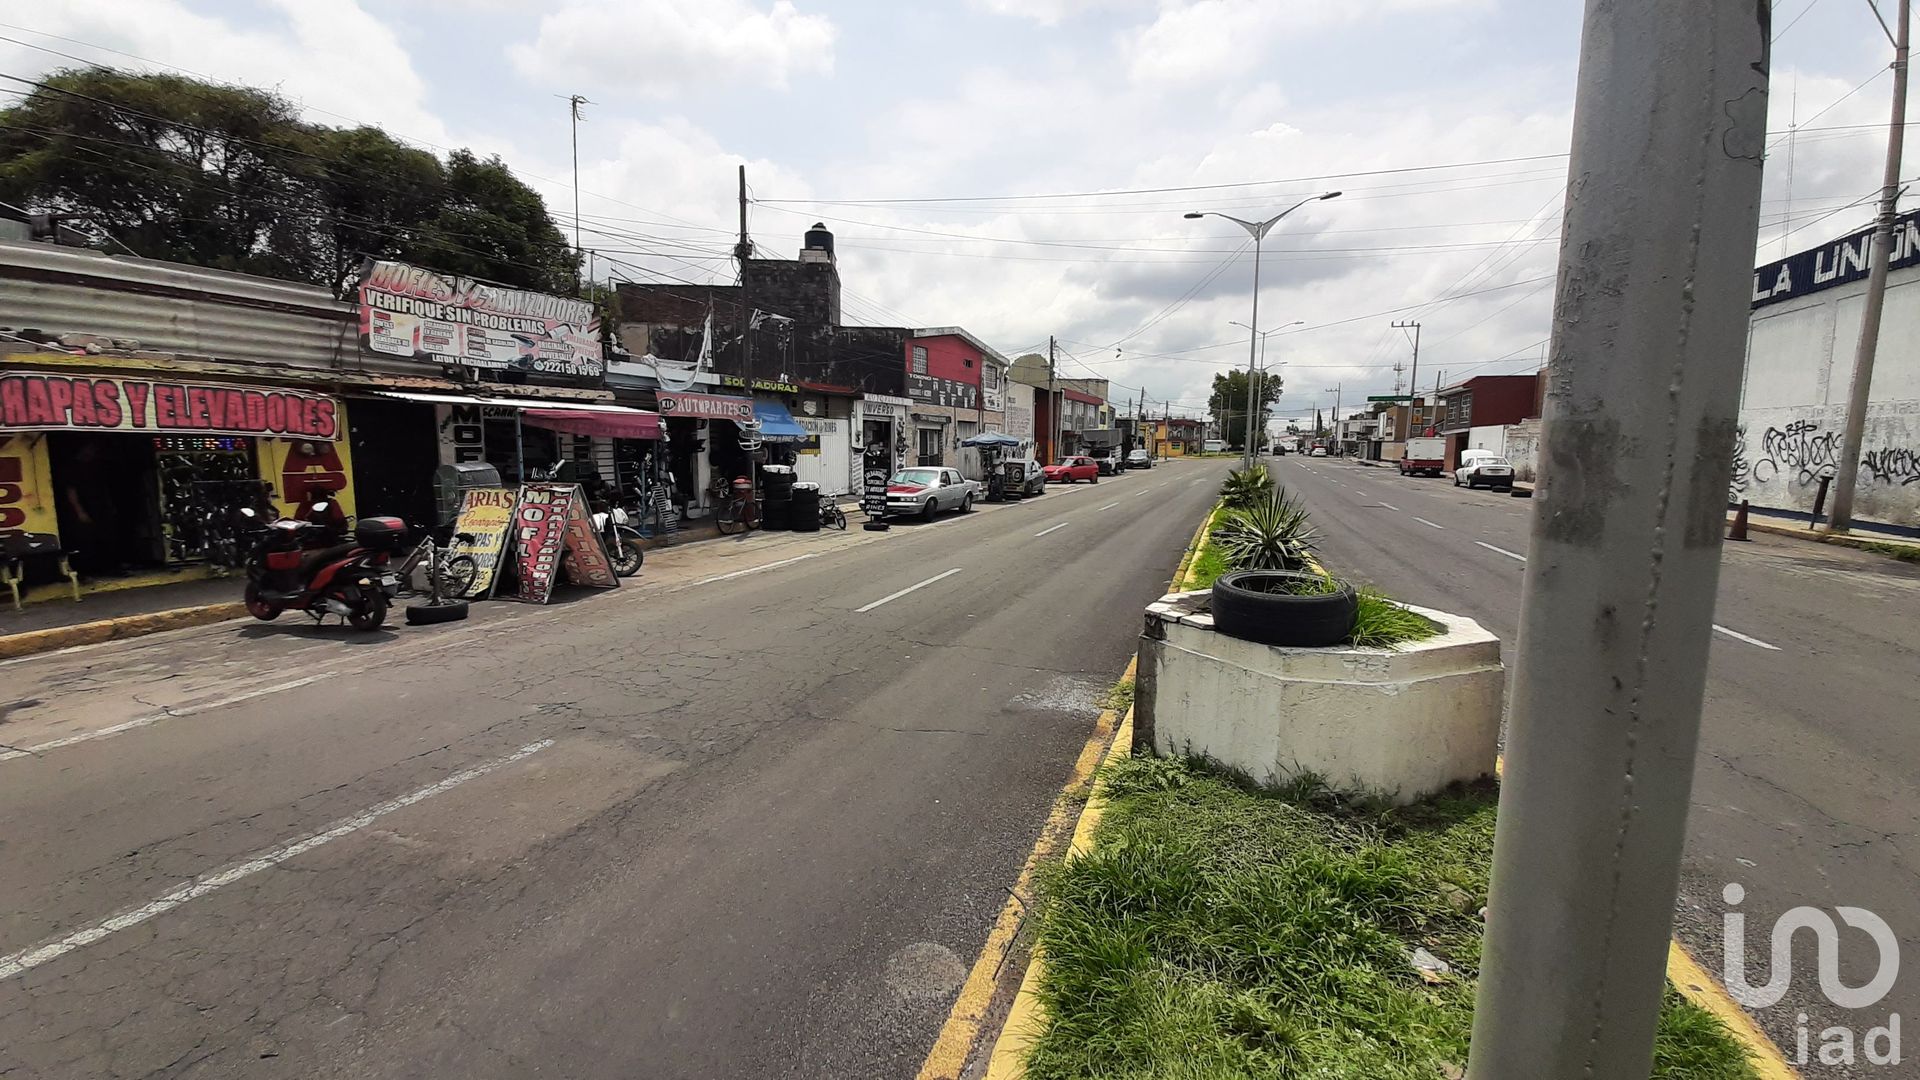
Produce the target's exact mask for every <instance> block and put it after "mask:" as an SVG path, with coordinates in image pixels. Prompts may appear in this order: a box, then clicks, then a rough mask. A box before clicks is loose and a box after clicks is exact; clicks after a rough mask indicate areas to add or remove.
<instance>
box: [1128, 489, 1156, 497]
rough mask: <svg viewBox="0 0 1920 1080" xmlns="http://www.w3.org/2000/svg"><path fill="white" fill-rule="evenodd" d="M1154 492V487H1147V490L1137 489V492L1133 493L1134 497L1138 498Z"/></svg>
mask: <svg viewBox="0 0 1920 1080" xmlns="http://www.w3.org/2000/svg"><path fill="white" fill-rule="evenodd" d="M1152 492H1153V489H1152V488H1147V489H1146V490H1144V491H1136V492H1134V493H1133V497H1134V498H1136V499H1137V498H1139V497H1140V496H1142V495H1147V494H1151V493H1152Z"/></svg>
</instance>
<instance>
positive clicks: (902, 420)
mask: <svg viewBox="0 0 1920 1080" xmlns="http://www.w3.org/2000/svg"><path fill="white" fill-rule="evenodd" d="M912 406H913V400H912V399H911V398H904V397H893V396H890V395H885V394H867V395H864V396H863V397H861V399H860V403H859V410H860V412H859V416H860V442H859V445H858V446H856V447H854V449H855V450H857V451H859V452H860V455H861V459H862V461H863V462H864V459H865V457H866V455H867V452H868V450H869V449H870V448H871V447H875V446H880V447H884V448H885V450H886V454H887V459H888V462H889V464H888V470H889V472H891V471H892V470H895V469H898V468H900V466H901V462H902V459H903V457H904V456H905V454H906V452H907V413H908V410H909V409H910V408H912Z"/></svg>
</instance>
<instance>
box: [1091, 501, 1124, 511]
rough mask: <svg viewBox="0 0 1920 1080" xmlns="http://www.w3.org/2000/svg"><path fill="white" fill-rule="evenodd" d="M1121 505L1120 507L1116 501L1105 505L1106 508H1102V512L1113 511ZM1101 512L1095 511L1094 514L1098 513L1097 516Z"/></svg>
mask: <svg viewBox="0 0 1920 1080" xmlns="http://www.w3.org/2000/svg"><path fill="white" fill-rule="evenodd" d="M1119 505H1120V504H1119V503H1118V502H1117V501H1116V502H1110V503H1108V504H1107V505H1105V506H1103V507H1101V508H1100V510H1111V509H1113V508H1114V507H1116V506H1119ZM1100 510H1095V511H1094V513H1096V514H1097V513H1099V512H1100Z"/></svg>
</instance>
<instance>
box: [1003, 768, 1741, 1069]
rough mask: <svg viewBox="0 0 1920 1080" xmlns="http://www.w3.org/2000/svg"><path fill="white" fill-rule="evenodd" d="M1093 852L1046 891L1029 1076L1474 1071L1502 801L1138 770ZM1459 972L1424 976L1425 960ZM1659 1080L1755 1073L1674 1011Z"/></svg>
mask: <svg viewBox="0 0 1920 1080" xmlns="http://www.w3.org/2000/svg"><path fill="white" fill-rule="evenodd" d="M1104 780H1105V783H1106V790H1107V794H1108V797H1109V799H1110V802H1109V804H1108V807H1107V810H1106V815H1105V817H1104V818H1103V819H1102V821H1101V825H1100V828H1099V831H1098V834H1097V842H1096V847H1095V850H1094V851H1093V852H1092V853H1090V854H1088V855H1086V856H1083V857H1080V858H1077V859H1074V860H1072V861H1070V862H1068V863H1066V864H1064V865H1061V866H1057V867H1054V868H1053V869H1051V870H1050V871H1048V872H1047V873H1046V874H1045V875H1044V876H1043V878H1042V883H1041V885H1042V896H1043V905H1042V908H1041V912H1040V923H1039V927H1040V929H1039V946H1040V948H1041V950H1042V951H1043V952H1044V955H1045V957H1046V966H1045V968H1044V976H1043V978H1042V980H1041V983H1040V988H1039V990H1040V1001H1041V1004H1042V1007H1043V1011H1044V1013H1045V1015H1046V1016H1047V1017H1048V1018H1049V1022H1048V1026H1047V1028H1046V1030H1045V1031H1044V1032H1043V1033H1042V1034H1041V1035H1040V1036H1039V1038H1038V1040H1037V1041H1036V1042H1035V1044H1034V1046H1033V1051H1032V1056H1031V1058H1030V1061H1029V1064H1028V1070H1027V1075H1028V1077H1029V1078H1031V1080H1073V1078H1089V1080H1090V1078H1094V1077H1099V1078H1103V1080H1107V1078H1113V1080H1240V1078H1254V1077H1258V1078H1261V1080H1293V1078H1299V1080H1306V1078H1312V1080H1436V1078H1439V1077H1444V1076H1449V1075H1456V1074H1454V1073H1452V1072H1450V1071H1449V1070H1450V1069H1454V1068H1461V1067H1464V1066H1465V1064H1466V1059H1467V1040H1468V1036H1469V1033H1470V1030H1471V1027H1472V1007H1473V979H1474V977H1475V975H1476V973H1477V971H1478V967H1479V959H1480V940H1481V932H1482V924H1481V921H1480V918H1479V915H1478V911H1479V909H1480V907H1481V905H1483V904H1484V903H1485V902H1486V893H1487V870H1488V866H1489V864H1490V863H1491V860H1492V850H1493V824H1494V809H1495V802H1496V793H1495V789H1494V788H1493V786H1492V785H1491V784H1489V785H1485V786H1481V787H1476V788H1471V789H1465V790H1456V791H1453V792H1450V793H1448V794H1445V795H1443V796H1441V797H1438V798H1436V799H1433V800H1430V801H1428V802H1424V803H1421V804H1418V805H1416V806H1413V807H1407V808H1401V809H1392V808H1388V807H1386V806H1385V805H1384V804H1380V803H1374V802H1367V801H1364V800H1350V799H1346V798H1342V797H1340V796H1337V795H1335V794H1333V793H1332V792H1330V791H1328V790H1327V789H1326V788H1325V787H1323V786H1321V785H1320V784H1318V783H1317V782H1315V781H1314V780H1312V779H1311V778H1306V779H1301V780H1297V781H1295V782H1294V783H1292V784H1290V785H1288V787H1287V790H1285V791H1280V792H1275V791H1264V790H1253V789H1250V788H1249V787H1248V786H1246V785H1245V784H1244V783H1241V782H1238V781H1236V780H1235V779H1234V778H1230V777H1226V776H1222V775H1219V774H1217V773H1215V772H1212V771H1210V770H1209V769H1207V768H1206V767H1205V766H1204V765H1201V764H1199V763H1195V762H1185V761H1166V760H1156V759H1126V760H1122V761H1120V762H1117V763H1116V764H1115V765H1113V766H1111V767H1109V769H1108V770H1107V771H1106V772H1105V773H1104ZM1415 949H1424V950H1426V952H1427V953H1429V954H1431V955H1432V956H1434V957H1437V958H1439V959H1441V960H1443V961H1445V963H1446V964H1447V965H1449V970H1448V971H1447V972H1446V973H1445V974H1428V975H1425V976H1423V973H1422V972H1421V971H1419V970H1417V969H1416V968H1415V966H1414V965H1413V963H1412V960H1411V956H1412V954H1413V950H1415ZM1654 1075H1655V1076H1656V1077H1660V1078H1663V1080H1746V1078H1751V1077H1753V1076H1754V1075H1755V1074H1754V1073H1753V1072H1752V1069H1751V1067H1750V1066H1748V1065H1747V1063H1746V1061H1745V1058H1744V1055H1743V1053H1742V1051H1741V1050H1740V1049H1739V1046H1738V1044H1737V1043H1736V1042H1735V1041H1734V1040H1733V1038H1732V1037H1731V1036H1730V1035H1729V1034H1728V1033H1727V1032H1726V1030H1725V1029H1724V1028H1723V1027H1721V1026H1720V1024H1719V1021H1717V1020H1716V1019H1714V1018H1713V1017H1712V1016H1711V1015H1710V1014H1708V1013H1706V1012H1705V1011H1704V1010H1701V1009H1699V1008H1697V1007H1695V1006H1693V1005H1691V1004H1689V1003H1687V1002H1686V1001H1684V1000H1683V999H1681V998H1680V997H1679V996H1678V995H1676V994H1672V993H1670V994H1669V997H1668V1001H1667V1003H1666V1009H1665V1011H1664V1013H1663V1016H1662V1020H1661V1027H1660V1036H1659V1043H1658V1046H1657V1048H1656V1060H1655V1069H1654Z"/></svg>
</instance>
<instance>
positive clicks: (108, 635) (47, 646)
mask: <svg viewBox="0 0 1920 1080" xmlns="http://www.w3.org/2000/svg"><path fill="white" fill-rule="evenodd" d="M246 613H247V606H246V605H245V604H242V603H238V602H234V603H226V604H202V605H200V606H199V607H185V608H174V609H173V610H172V611H153V612H148V613H147V614H144V615H122V616H120V617H119V618H115V619H101V620H99V621H97V622H86V623H76V624H74V625H72V626H55V627H50V628H48V629H46V630H29V631H27V632H26V633H23V634H8V635H6V636H5V637H0V660H10V659H13V658H14V657H17V656H32V655H34V654H35V653H43V652H52V651H53V650H55V649H70V648H72V647H73V646H75V645H95V644H98V643H100V642H102V641H118V640H120V639H122V638H136V637H145V636H146V635H148V634H158V633H160V632H161V631H163V630H179V629H181V628H183V627H188V626H205V625H207V624H208V623H217V622H225V621H227V620H228V619H238V618H240V617H241V616H243V615H245V614H246Z"/></svg>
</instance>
